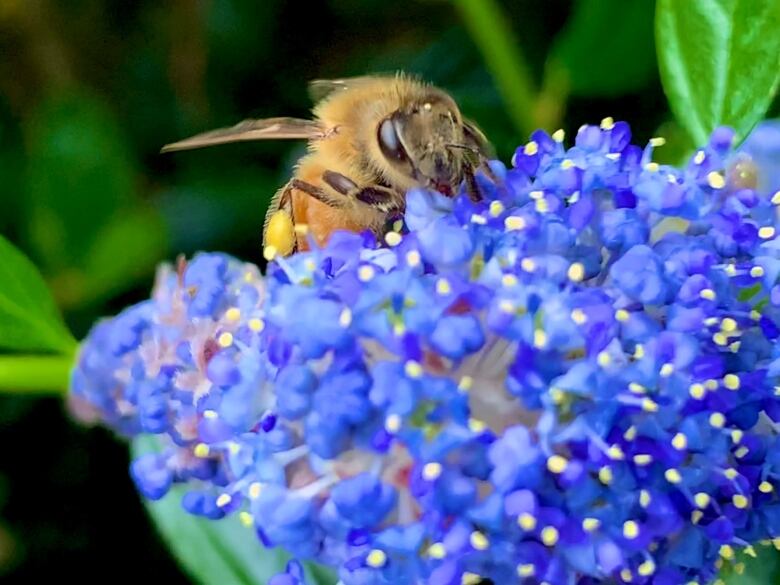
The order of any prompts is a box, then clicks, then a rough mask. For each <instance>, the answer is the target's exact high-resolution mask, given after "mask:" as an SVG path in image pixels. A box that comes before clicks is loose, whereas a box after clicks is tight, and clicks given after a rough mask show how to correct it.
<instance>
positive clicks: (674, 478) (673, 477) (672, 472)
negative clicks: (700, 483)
mask: <svg viewBox="0 0 780 585" xmlns="http://www.w3.org/2000/svg"><path fill="white" fill-rule="evenodd" d="M664 477H665V478H666V481H668V482H669V483H673V484H678V483H680V482H681V481H682V475H680V472H679V471H677V470H676V469H674V468H671V469H667V470H666V471H665V472H664Z"/></svg>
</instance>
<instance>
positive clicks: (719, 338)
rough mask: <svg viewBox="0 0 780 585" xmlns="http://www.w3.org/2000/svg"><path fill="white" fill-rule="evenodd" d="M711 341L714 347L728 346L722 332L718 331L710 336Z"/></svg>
mask: <svg viewBox="0 0 780 585" xmlns="http://www.w3.org/2000/svg"><path fill="white" fill-rule="evenodd" d="M712 341H714V342H715V345H720V346H721V347H723V346H724V345H728V343H729V338H728V337H727V336H726V334H725V333H723V332H722V331H718V332H717V333H715V334H714V335H713V336H712Z"/></svg>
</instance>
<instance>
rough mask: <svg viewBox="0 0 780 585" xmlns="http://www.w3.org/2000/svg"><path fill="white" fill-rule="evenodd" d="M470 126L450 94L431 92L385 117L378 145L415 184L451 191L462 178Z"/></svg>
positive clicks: (395, 167)
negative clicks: (466, 125) (468, 127)
mask: <svg viewBox="0 0 780 585" xmlns="http://www.w3.org/2000/svg"><path fill="white" fill-rule="evenodd" d="M466 133H467V130H466V129H465V127H464V124H463V120H462V118H461V115H460V111H459V110H458V107H457V105H455V102H454V101H453V100H452V98H450V97H449V96H448V95H446V94H444V93H443V92H442V93H438V92H437V93H430V94H428V95H426V96H424V97H423V98H422V99H421V100H418V101H415V102H413V103H410V104H408V106H406V107H404V108H402V109H399V110H396V111H395V112H393V113H392V114H391V115H390V116H388V117H386V118H384V119H383V120H382V121H381V122H380V123H379V125H378V127H377V140H378V143H379V148H380V150H381V152H382V154H383V156H384V157H385V158H386V160H387V162H388V164H390V166H391V167H392V168H393V170H395V171H396V172H398V173H402V174H404V175H405V176H406V177H407V178H408V179H409V180H410V181H409V182H411V183H413V184H417V185H419V186H422V187H427V188H431V189H436V190H438V191H440V192H442V193H444V194H447V195H451V194H452V193H453V192H455V191H457V188H458V185H459V184H460V182H461V180H462V179H463V168H464V165H465V164H466V163H467V162H468V161H467V159H468V156H469V154H470V153H469V151H468V148H453V145H455V146H460V145H464V144H465V143H466V142H468V137H467V136H466Z"/></svg>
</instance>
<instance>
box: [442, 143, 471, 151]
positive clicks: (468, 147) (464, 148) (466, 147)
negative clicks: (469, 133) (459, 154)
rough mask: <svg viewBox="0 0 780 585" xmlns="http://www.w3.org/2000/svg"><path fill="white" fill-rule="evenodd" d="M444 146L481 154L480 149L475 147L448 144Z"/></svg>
mask: <svg viewBox="0 0 780 585" xmlns="http://www.w3.org/2000/svg"><path fill="white" fill-rule="evenodd" d="M444 146H446V147H447V148H460V149H462V150H468V151H470V152H473V153H474V154H478V153H479V149H478V148H475V147H473V146H469V145H468V144H453V143H448V144H445V145H444Z"/></svg>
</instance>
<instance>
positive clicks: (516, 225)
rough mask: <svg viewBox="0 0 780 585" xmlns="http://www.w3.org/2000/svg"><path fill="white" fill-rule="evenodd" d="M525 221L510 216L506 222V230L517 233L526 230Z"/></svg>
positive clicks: (516, 216) (517, 216) (518, 217)
mask: <svg viewBox="0 0 780 585" xmlns="http://www.w3.org/2000/svg"><path fill="white" fill-rule="evenodd" d="M525 226H526V222H525V219H523V218H522V217H520V216H519V215H510V216H509V217H507V218H506V219H505V220H504V228H505V229H506V231H508V232H515V231H519V230H521V229H523V228H525Z"/></svg>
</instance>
